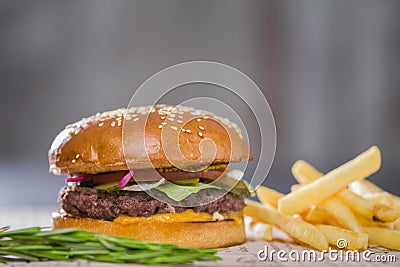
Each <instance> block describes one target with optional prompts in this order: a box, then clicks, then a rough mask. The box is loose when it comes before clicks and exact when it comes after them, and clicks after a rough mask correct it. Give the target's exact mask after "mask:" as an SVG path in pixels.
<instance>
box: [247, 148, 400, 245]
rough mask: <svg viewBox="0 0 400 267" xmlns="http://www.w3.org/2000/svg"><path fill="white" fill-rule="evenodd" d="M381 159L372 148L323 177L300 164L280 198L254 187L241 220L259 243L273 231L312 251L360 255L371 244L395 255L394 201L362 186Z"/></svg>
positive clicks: (398, 232) (398, 208)
mask: <svg viewBox="0 0 400 267" xmlns="http://www.w3.org/2000/svg"><path fill="white" fill-rule="evenodd" d="M380 166H381V153H380V150H379V148H378V147H376V146H373V147H371V148H370V149H368V150H367V151H365V152H363V153H361V154H360V155H359V156H357V157H356V158H354V159H352V160H350V161H348V162H346V163H344V164H343V165H341V166H339V167H338V168H336V169H334V170H332V171H330V172H328V173H326V174H323V173H321V172H320V171H318V170H317V169H316V168H314V167H313V166H312V165H311V164H309V163H307V162H305V161H304V160H298V161H297V162H295V163H294V165H293V167H292V174H293V176H294V177H295V179H296V180H297V182H298V184H295V185H293V186H292V188H291V193H289V194H287V195H284V194H282V193H280V192H277V191H275V190H273V189H271V188H268V187H264V186H260V187H259V188H257V197H258V199H259V200H260V202H255V201H251V200H246V207H245V209H244V215H246V216H250V217H251V220H252V222H251V223H250V227H252V228H253V230H255V235H256V236H257V237H258V238H260V239H263V240H265V241H271V240H272V239H273V235H272V228H273V226H275V227H277V228H279V229H281V230H283V231H284V232H286V233H287V234H288V235H289V236H291V237H292V238H294V239H295V240H296V241H298V242H299V243H301V244H306V245H308V246H310V247H312V248H314V249H318V250H321V251H323V250H327V249H328V248H329V246H335V247H338V248H340V249H352V250H363V249H367V248H368V245H370V244H373V245H377V246H381V247H386V248H389V249H395V250H400V217H399V214H400V197H398V196H395V195H393V194H390V193H388V192H385V191H384V190H382V189H381V188H379V187H378V186H376V185H375V184H373V183H371V182H369V181H367V180H365V179H366V178H367V177H368V176H370V175H371V174H373V173H375V172H376V171H378V170H379V168H380Z"/></svg>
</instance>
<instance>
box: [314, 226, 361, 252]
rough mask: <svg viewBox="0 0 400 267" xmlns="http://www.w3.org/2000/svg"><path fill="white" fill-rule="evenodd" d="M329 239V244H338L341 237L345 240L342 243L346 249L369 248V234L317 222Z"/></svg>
mask: <svg viewBox="0 0 400 267" xmlns="http://www.w3.org/2000/svg"><path fill="white" fill-rule="evenodd" d="M316 226H317V227H318V228H319V229H320V230H321V231H322V232H323V233H324V235H325V237H326V239H328V242H329V244H332V245H335V246H337V245H338V242H339V241H340V240H341V239H344V240H345V244H342V246H343V247H340V248H343V249H344V248H346V249H367V248H368V235H367V234H364V233H357V232H353V231H350V230H346V229H343V228H340V227H336V226H331V225H325V224H317V225H316Z"/></svg>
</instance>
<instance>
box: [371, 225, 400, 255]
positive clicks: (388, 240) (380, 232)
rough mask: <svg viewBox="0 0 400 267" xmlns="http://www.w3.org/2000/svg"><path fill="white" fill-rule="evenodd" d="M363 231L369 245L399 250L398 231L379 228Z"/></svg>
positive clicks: (399, 236)
mask: <svg viewBox="0 0 400 267" xmlns="http://www.w3.org/2000/svg"><path fill="white" fill-rule="evenodd" d="M364 231H365V233H367V234H368V236H369V243H370V244H374V245H378V246H381V247H385V248H390V249H395V250H400V231H398V230H391V229H386V228H380V227H364Z"/></svg>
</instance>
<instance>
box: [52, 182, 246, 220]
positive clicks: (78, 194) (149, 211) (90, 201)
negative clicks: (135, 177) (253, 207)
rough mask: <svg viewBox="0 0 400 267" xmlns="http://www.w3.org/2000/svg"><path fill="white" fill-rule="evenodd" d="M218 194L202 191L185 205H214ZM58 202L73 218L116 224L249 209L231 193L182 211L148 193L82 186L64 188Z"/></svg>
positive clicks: (189, 198)
mask: <svg viewBox="0 0 400 267" xmlns="http://www.w3.org/2000/svg"><path fill="white" fill-rule="evenodd" d="M218 191H219V190H218V189H214V188H209V189H203V190H200V191H199V192H198V193H196V194H191V195H190V196H189V197H187V198H186V199H185V200H183V204H184V202H185V201H195V202H194V203H196V202H198V201H196V200H197V199H199V200H200V199H202V200H203V201H204V200H207V199H209V200H210V201H212V200H213V199H215V196H216V195H220V193H218ZM154 193H156V194H164V193H162V192H159V191H157V190H154ZM58 201H59V203H60V204H61V208H62V209H63V210H64V211H66V212H67V213H68V214H69V215H71V216H73V217H79V218H82V217H89V218H92V219H99V220H106V221H112V220H114V219H115V218H116V217H118V216H119V215H127V216H139V217H147V216H151V215H154V214H159V213H182V212H184V211H185V210H188V209H192V210H193V211H195V212H207V213H210V214H213V213H214V212H219V213H221V214H227V213H229V212H233V211H241V210H242V209H243V208H244V205H245V204H244V201H243V198H242V197H240V196H238V195H235V194H232V193H227V194H225V195H224V196H223V197H221V198H219V199H217V200H215V201H213V202H210V203H208V204H205V205H202V206H197V207H179V206H173V205H169V204H166V203H163V202H161V201H159V200H157V199H155V198H153V197H151V196H150V195H148V194H147V193H145V192H130V191H117V192H107V191H102V190H97V189H95V188H90V187H81V186H75V187H67V186H66V187H64V188H62V189H61V191H60V194H59V198H58ZM192 203H193V202H192Z"/></svg>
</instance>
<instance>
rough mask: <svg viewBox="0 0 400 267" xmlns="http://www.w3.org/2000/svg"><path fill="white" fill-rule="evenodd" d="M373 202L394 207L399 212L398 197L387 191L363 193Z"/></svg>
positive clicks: (399, 199) (399, 200) (399, 198)
mask: <svg viewBox="0 0 400 267" xmlns="http://www.w3.org/2000/svg"><path fill="white" fill-rule="evenodd" d="M364 196H365V198H367V199H369V200H371V201H372V202H374V203H375V204H383V205H386V206H390V207H393V208H395V209H396V210H397V211H399V212H400V197H398V196H395V195H393V194H390V193H388V192H379V193H369V194H365V195H364Z"/></svg>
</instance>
